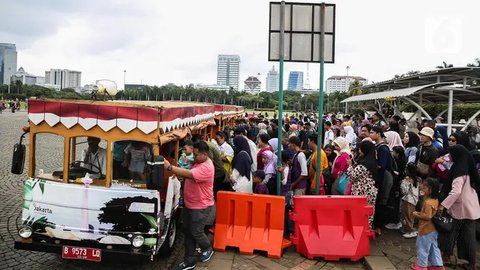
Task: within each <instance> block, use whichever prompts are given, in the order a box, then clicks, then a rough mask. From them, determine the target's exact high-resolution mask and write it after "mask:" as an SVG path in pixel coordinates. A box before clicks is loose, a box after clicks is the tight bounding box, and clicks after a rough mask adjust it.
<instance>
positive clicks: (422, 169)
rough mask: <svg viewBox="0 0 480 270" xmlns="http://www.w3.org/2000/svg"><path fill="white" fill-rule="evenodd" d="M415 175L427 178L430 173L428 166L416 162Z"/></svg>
mask: <svg viewBox="0 0 480 270" xmlns="http://www.w3.org/2000/svg"><path fill="white" fill-rule="evenodd" d="M417 173H418V174H419V175H420V176H427V175H428V174H429V173H430V165H428V164H426V163H423V162H420V161H419V162H417Z"/></svg>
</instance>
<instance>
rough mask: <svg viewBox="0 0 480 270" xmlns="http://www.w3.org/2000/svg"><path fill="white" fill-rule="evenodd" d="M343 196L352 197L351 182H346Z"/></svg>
mask: <svg viewBox="0 0 480 270" xmlns="http://www.w3.org/2000/svg"><path fill="white" fill-rule="evenodd" d="M344 195H352V181H348V184H347V188H346V189H345V193H344Z"/></svg>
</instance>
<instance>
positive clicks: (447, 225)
mask: <svg viewBox="0 0 480 270" xmlns="http://www.w3.org/2000/svg"><path fill="white" fill-rule="evenodd" d="M432 222H433V225H434V226H435V229H437V231H438V232H441V233H449V232H451V231H452V227H453V218H452V217H451V216H450V215H449V214H448V213H447V211H444V212H443V213H442V214H439V215H435V216H433V217H432Z"/></svg>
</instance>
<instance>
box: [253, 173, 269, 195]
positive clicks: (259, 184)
mask: <svg viewBox="0 0 480 270" xmlns="http://www.w3.org/2000/svg"><path fill="white" fill-rule="evenodd" d="M264 179H265V172H264V171H262V170H257V171H255V172H254V173H253V183H254V184H255V189H254V193H255V194H269V192H268V188H267V185H265V184H264V183H263V180H264Z"/></svg>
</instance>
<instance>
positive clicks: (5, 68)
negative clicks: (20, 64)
mask: <svg viewBox="0 0 480 270" xmlns="http://www.w3.org/2000/svg"><path fill="white" fill-rule="evenodd" d="M16 72H17V48H16V47H15V44H9V43H0V84H10V80H11V78H12V76H13V75H15V73H16Z"/></svg>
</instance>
